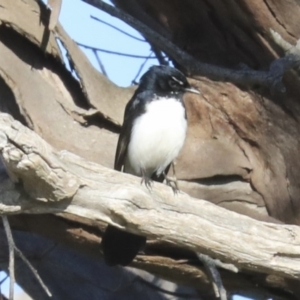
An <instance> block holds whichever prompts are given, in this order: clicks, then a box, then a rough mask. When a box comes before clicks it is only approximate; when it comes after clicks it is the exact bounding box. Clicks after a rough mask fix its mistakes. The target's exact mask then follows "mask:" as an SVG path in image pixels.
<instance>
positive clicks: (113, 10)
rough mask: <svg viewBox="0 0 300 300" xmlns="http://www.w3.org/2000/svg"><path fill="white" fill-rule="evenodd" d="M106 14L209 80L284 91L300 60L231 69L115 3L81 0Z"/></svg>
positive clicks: (290, 57) (293, 58)
mask: <svg viewBox="0 0 300 300" xmlns="http://www.w3.org/2000/svg"><path fill="white" fill-rule="evenodd" d="M82 1H83V2H86V3H88V4H90V5H92V6H94V7H96V8H98V9H101V10H102V11H105V12H107V13H108V14H110V15H112V16H114V17H117V18H119V19H120V20H122V21H124V22H126V23H127V24H129V25H130V26H132V27H133V28H135V29H136V30H137V31H139V32H140V33H141V34H142V35H144V36H145V38H146V39H147V40H148V41H149V42H150V43H151V44H153V45H155V46H156V47H157V48H159V49H161V50H162V51H163V52H165V53H166V54H167V55H168V56H169V57H171V58H172V59H174V60H175V61H176V62H177V63H178V64H180V65H181V67H182V68H184V69H186V70H187V73H188V74H189V75H190V76H192V77H194V78H197V76H204V77H208V78H210V79H212V80H218V81H230V82H233V83H235V84H240V85H243V86H245V85H246V86H252V85H256V84H259V85H262V86H266V87H268V88H269V89H270V90H271V91H272V92H284V91H285V87H284V85H283V83H282V82H281V80H282V76H283V75H284V73H285V72H286V71H287V70H289V69H291V68H293V67H295V66H296V65H298V64H299V57H298V56H296V55H293V54H288V55H287V56H286V57H283V58H279V59H277V60H275V61H274V62H273V63H272V64H271V66H270V69H269V71H256V70H251V69H246V70H245V69H244V70H232V69H226V68H221V67H217V66H213V65H210V64H207V63H202V62H199V61H198V60H196V59H195V58H194V57H193V56H192V55H190V54H189V53H187V52H185V51H183V50H182V49H180V48H179V47H178V46H177V45H175V44H173V43H172V42H171V41H170V40H169V39H167V38H165V37H164V36H162V35H160V34H159V33H157V32H155V31H153V30H152V29H151V28H149V27H147V26H146V25H145V24H143V23H142V22H140V21H139V20H137V19H135V18H133V17H132V16H130V15H129V14H127V13H125V12H124V11H122V10H120V9H118V8H117V7H114V6H111V5H109V4H107V3H105V2H103V1H101V0H82Z"/></svg>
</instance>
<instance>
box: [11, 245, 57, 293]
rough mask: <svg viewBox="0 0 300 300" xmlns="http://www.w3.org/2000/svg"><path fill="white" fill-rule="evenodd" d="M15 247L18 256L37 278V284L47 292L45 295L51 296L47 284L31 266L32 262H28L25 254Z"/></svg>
mask: <svg viewBox="0 0 300 300" xmlns="http://www.w3.org/2000/svg"><path fill="white" fill-rule="evenodd" d="M14 247H15V251H16V254H18V255H19V256H20V258H21V259H22V260H23V261H24V262H25V264H26V265H27V266H28V268H29V269H30V270H31V272H32V273H33V275H34V276H35V278H36V279H37V281H38V282H39V284H40V285H41V286H42V288H43V289H44V290H45V292H46V293H47V295H48V296H49V297H52V294H51V292H50V291H49V289H48V288H47V286H46V285H45V283H44V282H43V280H42V278H41V277H40V275H39V274H38V272H37V270H36V269H35V268H34V267H33V266H32V264H31V263H30V262H29V260H28V259H27V258H26V257H25V255H24V254H23V253H22V251H21V250H20V249H19V248H18V247H17V246H16V245H14Z"/></svg>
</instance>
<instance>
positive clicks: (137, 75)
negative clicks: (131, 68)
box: [131, 51, 153, 84]
mask: <svg viewBox="0 0 300 300" xmlns="http://www.w3.org/2000/svg"><path fill="white" fill-rule="evenodd" d="M152 53H153V52H152V51H151V52H150V54H149V56H148V57H147V58H146V59H145V61H144V62H143V63H142V64H141V65H140V68H139V69H138V72H137V74H136V75H135V77H134V78H133V80H132V81H131V82H132V84H137V83H136V80H137V79H138V77H139V76H140V74H141V72H142V70H143V68H144V66H145V64H146V63H147V61H148V60H149V58H150V57H151V54H152Z"/></svg>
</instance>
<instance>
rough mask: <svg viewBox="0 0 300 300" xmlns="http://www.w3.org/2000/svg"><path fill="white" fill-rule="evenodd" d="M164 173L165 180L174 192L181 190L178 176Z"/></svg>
mask: <svg viewBox="0 0 300 300" xmlns="http://www.w3.org/2000/svg"><path fill="white" fill-rule="evenodd" d="M163 174H164V177H165V180H166V184H167V185H168V186H169V187H171V189H172V190H173V193H174V194H177V193H178V192H179V188H178V184H177V178H176V177H169V176H167V175H166V174H165V173H163Z"/></svg>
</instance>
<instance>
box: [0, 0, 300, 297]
mask: <svg viewBox="0 0 300 300" xmlns="http://www.w3.org/2000/svg"><path fill="white" fill-rule="evenodd" d="M86 2H97V1H86ZM113 2H114V3H115V4H116V5H117V6H118V7H120V8H122V9H123V10H124V11H127V12H128V13H129V14H131V15H132V16H134V17H136V18H137V19H140V20H141V21H142V22H143V23H144V24H146V25H147V27H149V28H152V29H153V30H154V31H155V32H156V33H157V34H159V35H160V36H161V37H162V38H165V39H167V40H169V41H171V42H173V43H174V45H176V46H178V47H180V48H181V50H183V51H185V53H186V54H190V55H192V56H193V57H194V58H193V59H194V61H195V64H196V63H199V62H205V63H209V64H211V65H212V66H211V68H212V69H213V68H215V67H216V66H217V67H222V68H229V69H232V70H233V71H232V72H234V71H236V70H239V71H241V70H248V69H249V68H251V69H255V70H258V71H262V70H263V71H267V70H268V69H269V67H270V65H271V63H272V62H273V61H274V60H275V59H277V58H278V57H281V56H283V55H284V52H285V51H284V50H285V49H284V48H283V44H284V43H282V40H280V39H279V38H278V35H276V34H275V35H274V34H272V33H271V31H270V30H271V29H272V30H273V31H274V32H276V33H279V34H280V35H281V36H282V38H283V39H284V40H285V41H286V42H288V43H290V44H291V45H296V42H297V39H298V37H299V35H300V26H298V20H299V17H300V6H299V4H298V3H297V2H296V1H292V0H289V1H286V0H281V1H272V0H265V1H263V0H241V1H229V0H226V1H205V0H201V1H197V2H195V1H191V0H187V1H179V0H172V1H171V0H163V1H149V0H143V1H142V0H126V1H125V0H122V1H118V0H114V1H113ZM40 17H41V19H42V21H43V22H40ZM48 18H49V14H48V12H47V10H46V9H45V7H44V5H43V4H42V3H40V2H36V1H34V0H25V1H24V0H23V1H20V0H15V1H13V2H12V1H10V0H0V108H1V112H8V113H9V114H10V115H11V116H13V118H14V119H16V120H19V121H20V122H21V123H22V124H23V125H26V126H27V127H29V128H30V129H31V130H32V131H34V132H35V133H36V134H37V135H36V134H34V133H32V132H31V131H30V130H25V129H24V127H23V126H21V125H20V124H19V123H17V122H15V121H13V120H12V119H11V118H9V117H7V116H5V115H3V114H1V122H0V147H1V149H2V150H1V155H2V161H3V162H4V163H5V166H6V170H7V172H8V174H9V175H10V180H8V178H7V176H6V174H5V170H4V169H2V173H1V174H2V177H1V178H2V180H1V182H0V197H1V198H0V199H1V200H0V208H1V213H5V214H8V213H10V214H20V213H24V212H27V213H34V214H36V213H51V214H52V215H47V216H45V217H43V216H42V217H41V216H31V215H22V214H21V215H15V216H11V217H10V221H11V225H12V227H13V229H15V230H18V231H26V232H27V233H26V232H25V233H24V232H23V233H21V232H18V233H16V240H17V242H18V243H20V244H19V247H20V248H21V249H24V250H26V254H27V255H28V256H29V257H30V255H36V253H38V252H39V251H42V252H43V251H44V250H45V249H44V250H39V249H40V248H39V247H40V246H39V245H40V244H39V243H47V245H48V243H49V245H50V244H51V240H52V241H54V242H55V243H58V244H60V245H64V246H68V247H69V248H73V249H76V250H77V253H76V255H78V256H80V257H82V258H83V256H88V257H89V259H91V261H89V262H87V261H82V264H81V265H80V264H79V263H78V268H77V269H76V270H74V269H71V268H69V266H70V264H69V263H70V261H71V260H70V261H69V260H68V261H65V262H64V261H58V260H57V257H54V258H53V260H52V258H51V257H50V259H49V261H48V263H49V264H50V266H46V267H45V266H42V267H41V268H40V269H39V271H40V273H41V276H42V277H43V275H44V276H45V277H47V281H48V283H49V285H50V286H51V288H52V289H53V290H54V291H55V293H54V294H55V295H56V297H55V299H66V297H65V295H66V293H68V292H69V293H70V294H69V295H68V297H69V298H68V299H84V298H86V297H88V296H89V297H91V296H90V294H89V295H88V294H86V289H88V286H87V287H85V288H84V289H83V290H82V294H78V295H76V297H77V298H76V297H75V296H74V297H73V296H70V295H74V293H73V291H74V282H76V278H77V276H78V274H77V273H78V272H77V271H78V270H80V268H82V265H83V264H88V266H89V267H92V265H93V264H94V263H95V260H98V259H99V260H100V249H99V242H100V239H101V234H102V232H103V229H104V228H105V225H104V224H105V223H111V224H115V225H118V226H120V227H121V228H124V229H126V230H129V231H132V232H136V233H142V234H144V235H147V236H148V237H149V238H150V242H149V243H148V245H147V248H146V250H145V254H146V255H142V256H139V257H138V258H137V259H136V260H135V262H134V263H133V266H134V267H137V268H140V269H144V270H147V271H150V272H151V273H153V274H155V275H157V276H160V277H163V278H165V279H167V280H171V281H174V282H177V283H180V284H183V285H189V286H192V287H194V288H195V287H196V289H197V290H198V292H199V294H200V295H202V298H203V299H204V298H205V296H206V297H207V298H208V299H212V295H213V292H212V290H211V286H210V284H209V281H208V278H207V277H206V275H205V273H204V272H203V269H202V267H201V265H200V264H198V262H197V261H196V260H195V255H194V254H193V253H194V252H195V251H201V252H205V253H208V254H210V255H212V256H214V257H216V258H221V259H222V260H223V261H225V262H231V263H234V264H235V265H236V266H237V267H238V269H239V273H238V274H234V273H232V272H229V271H222V273H221V274H222V275H223V276H222V277H223V278H224V284H225V286H226V288H227V289H228V290H229V291H230V292H232V293H234V292H240V293H242V294H245V295H248V296H252V297H255V296H256V295H258V294H265V295H268V296H269V297H274V296H276V294H277V295H281V296H282V297H283V298H284V297H285V298H290V299H296V298H297V299H298V298H299V296H298V295H300V292H299V289H298V286H297V285H298V284H297V283H295V282H296V281H297V280H299V276H300V275H299V269H300V268H299V266H298V264H299V257H298V256H299V255H298V253H299V249H298V248H299V237H300V233H299V228H298V227H296V226H291V225H284V224H282V223H286V224H296V225H299V223H300V204H299V203H300V201H299V200H300V199H299V197H300V196H299V195H300V194H299V187H300V183H299V180H298V178H299V175H300V174H299V173H300V165H299V164H300V162H299V160H298V155H299V150H300V147H299V141H300V138H299V136H300V135H299V133H300V132H299V131H300V126H299V111H300V106H299V101H298V97H299V96H298V95H299V92H300V91H299V78H298V76H297V74H296V73H295V72H294V71H290V72H288V73H286V74H285V77H284V81H283V82H284V85H285V87H286V92H284V93H280V92H278V91H277V90H276V89H274V90H272V91H270V89H269V86H268V87H266V86H264V85H260V86H253V85H251V84H248V83H247V80H246V81H245V82H244V84H242V85H238V84H236V83H235V82H236V81H234V80H232V81H231V82H228V81H230V80H229V79H230V78H231V77H230V76H229V77H230V78H229V77H226V78H229V79H228V81H226V82H225V81H224V80H223V81H222V80H218V81H215V80H213V79H216V76H202V77H201V78H199V74H200V75H205V74H213V72H210V70H211V69H210V67H208V69H205V70H204V71H203V72H202V71H201V70H200V72H193V68H191V66H190V65H188V64H183V63H182V61H184V60H181V57H180V55H179V56H178V54H176V53H175V52H176V51H175V50H174V51H172V47H171V48H170V47H169V48H168V47H167V46H166V45H167V44H162V43H161V42H160V40H159V39H155V38H152V37H151V34H149V32H148V31H147V32H143V30H142V34H144V35H145V37H146V38H147V39H148V40H149V41H150V43H151V44H152V45H153V46H154V47H155V48H156V49H161V50H163V51H165V52H166V54H167V55H168V56H169V57H170V58H171V59H172V60H173V63H174V65H175V66H176V67H178V68H179V69H182V70H183V71H185V70H187V71H189V73H190V74H189V75H190V76H191V77H193V78H194V79H192V78H191V79H190V80H191V82H192V83H193V84H194V85H195V86H197V87H198V88H199V89H200V90H201V92H202V94H201V95H200V96H191V95H189V96H187V97H186V99H185V103H186V106H187V113H188V122H189V129H188V137H187V141H186V144H185V147H184V149H183V151H182V153H181V155H180V157H179V158H178V161H177V163H176V175H177V178H178V179H179V187H180V189H181V190H182V191H184V192H186V193H187V194H189V196H191V197H193V198H191V197H189V196H187V195H179V196H178V197H173V195H172V193H171V192H170V191H169V189H168V188H167V187H164V186H162V185H160V184H157V185H155V193H153V194H149V193H148V192H147V190H145V189H144V188H143V187H141V186H140V184H139V179H137V178H134V177H132V176H128V175H124V174H118V173H116V172H114V171H112V170H110V169H111V168H112V165H113V160H114V152H115V147H116V141H117V137H118V133H119V129H120V124H121V123H122V117H123V111H124V107H125V104H126V103H127V101H128V100H129V98H130V96H131V95H132V93H133V91H134V88H120V87H118V86H116V85H114V84H113V83H112V82H110V81H109V80H108V79H107V78H105V77H104V76H103V75H102V74H100V73H98V72H97V71H96V70H95V69H94V68H93V67H92V66H91V65H90V63H89V62H88V60H87V59H86V57H85V56H84V55H83V54H82V52H81V51H80V50H79V49H78V47H77V45H76V44H75V43H74V42H73V41H72V40H71V39H70V37H69V36H68V35H67V34H66V33H65V32H64V30H63V28H62V27H61V26H60V25H58V26H57V27H56V28H55V34H56V36H57V37H58V38H59V39H60V41H61V42H62V43H63V45H64V47H65V48H66V50H67V51H68V56H69V60H70V62H71V64H72V66H73V67H74V70H75V71H76V74H77V76H78V78H79V81H76V80H75V79H74V78H73V77H72V76H71V74H70V73H69V72H68V71H66V70H65V67H64V65H63V62H62V58H61V54H60V51H59V48H58V46H57V44H56V41H55V36H54V33H53V32H50V31H48V29H47V27H45V26H44V24H47V20H48ZM147 27H146V29H147ZM276 37H277V38H276ZM174 49H175V46H174ZM207 70H208V71H207ZM198 71H199V70H198ZM195 78H196V79H195ZM238 82H239V83H240V81H238ZM274 91H275V92H274ZM18 131H19V133H18ZM49 144H50V145H51V146H52V147H53V148H52V147H51V146H49ZM63 150H68V151H70V152H72V153H75V154H76V155H79V156H80V157H82V158H83V159H81V158H79V157H77V156H74V155H72V154H70V152H64V151H63ZM60 151H62V152H60ZM109 168H110V169H109ZM12 181H14V182H12ZM196 198H198V199H205V200H208V201H210V202H212V203H213V204H217V205H219V206H221V207H223V208H226V209H229V210H231V211H235V212H238V213H240V214H242V215H247V216H248V217H249V216H250V217H251V218H253V219H256V220H253V219H250V218H248V217H246V216H242V215H238V214H236V213H234V212H230V211H226V210H224V209H223V208H220V207H217V206H215V205H212V204H210V203H207V202H205V201H203V200H197V199H196ZM108 199H109V201H108ZM36 200H38V201H36ZM63 211H64V212H67V213H68V214H66V213H63V214H62V213H61V212H63ZM58 212H59V213H60V214H59V215H57V214H54V213H58ZM148 220H151V221H148ZM260 221H267V222H268V223H266V222H260ZM270 222H272V223H277V224H270ZM16 232H17V231H16ZM30 233H31V234H30ZM33 233H35V234H37V235H34V234H33ZM41 236H43V238H42V237H41ZM44 238H47V239H48V240H47V241H46V240H44ZM26 239H27V240H30V241H32V243H31V245H30V247H28V245H27V244H26V243H25V240H26ZM37 241H39V242H37ZM35 243H36V247H33V245H34V244H35ZM49 247H50V246H49ZM2 248H3V247H2ZM68 251H69V250H66V249H65V248H63V247H62V248H59V249H58V252H57V255H58V256H59V255H69V252H68ZM1 255H2V256H3V257H5V255H6V252H5V251H3V252H1ZM76 260H77V259H76ZM178 260H179V261H178ZM55 264H61V266H62V267H63V269H64V272H68V274H73V275H74V276H73V277H72V280H71V281H72V284H70V285H67V284H66V285H65V289H64V290H63V291H62V290H60V285H59V283H60V281H59V278H56V279H55V278H53V276H54V275H53V274H52V273H49V274H46V273H47V270H48V268H52V267H53V265H55ZM1 267H2V268H6V267H7V265H6V264H2V265H1ZM95 270H96V271H95V274H96V273H97V271H98V272H99V274H101V278H102V279H103V278H105V275H103V274H106V272H109V271H108V269H106V268H105V267H104V266H103V265H102V264H101V266H100V264H99V265H98V264H97V267H96V266H95ZM48 271H49V270H48ZM86 272H87V273H88V272H89V271H88V270H87V271H86ZM121 272H125V273H126V272H128V271H126V270H122V271H121ZM135 272H137V271H135ZM79 273H80V272H79ZM84 273H85V272H84ZM125 273H124V274H125ZM62 274H63V273H62ZM91 274H94V273H93V272H92V273H89V274H88V275H85V274H81V276H82V277H83V278H84V280H86V281H87V282H90V283H91V284H93V285H94V284H98V283H97V282H96V281H94V280H93V278H92V277H94V275H92V276H91ZM122 274H123V273H122ZM126 274H127V273H126ZM143 274H144V273H140V274H138V275H137V277H134V278H144V279H145V278H146V277H143V276H144V275H143ZM111 276H117V277H118V276H120V274H115V275H112V274H111ZM124 276H125V275H124ZM126 276H127V275H126ZM126 276H125V277H126ZM128 276H129V275H128ZM128 276H127V277H126V278H129V277H130V276H131V275H130V276H129V277H128ZM135 276H136V275H135ZM145 276H146V275H145ZM27 277H28V275H27V274H25V273H23V274H19V277H18V280H19V282H20V283H21V284H23V286H24V288H25V289H26V288H27V289H28V291H29V292H30V293H31V294H32V295H33V296H34V297H36V298H37V299H44V298H43V297H45V296H43V292H42V291H37V290H35V289H34V286H32V281H31V283H29V282H28V280H26V278H27ZM112 278H115V277H112ZM130 278H132V277H130ZM148 279H149V278H148ZM148 279H145V280H148ZM128 280H129V279H128ZM151 280H152V279H151ZM151 280H148V281H151ZM132 281H134V279H132ZM109 284H110V283H108V286H109ZM36 285H37V283H36ZM163 286H164V287H166V286H167V283H164V284H163ZM131 287H133V290H132V295H135V296H134V297H138V289H139V287H137V286H135V285H134V284H133V285H132V286H131ZM105 288H107V285H106V287H105ZM175 289H176V286H170V290H172V291H174V290H175ZM111 290H114V288H112V289H110V288H107V291H111ZM184 292H185V293H189V295H190V294H192V293H195V291H194V290H191V289H188V290H184ZM72 293H73V294H72ZM93 293H94V294H93V295H94V297H95V299H98V298H99V297H103V299H109V295H110V292H107V293H106V294H105V295H104V294H103V291H101V292H100V291H96V290H93ZM101 293H102V294H101ZM149 293H150V292H149ZM155 295H156V296H154V294H151V296H149V297H150V298H151V299H156V298H154V297H157V299H160V298H159V296H158V293H155ZM193 295H194V294H193ZM64 297H65V298H64ZM72 297H73V298H72ZM80 297H81V298H80ZM97 297H98V298H97ZM116 297H118V296H116ZM45 299H46V298H45ZM90 299H93V298H90ZM101 299H102V298H101ZM117 299H121V298H117ZM124 299H127V298H124ZM135 299H137V298H135ZM141 299H142V298H141Z"/></svg>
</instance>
